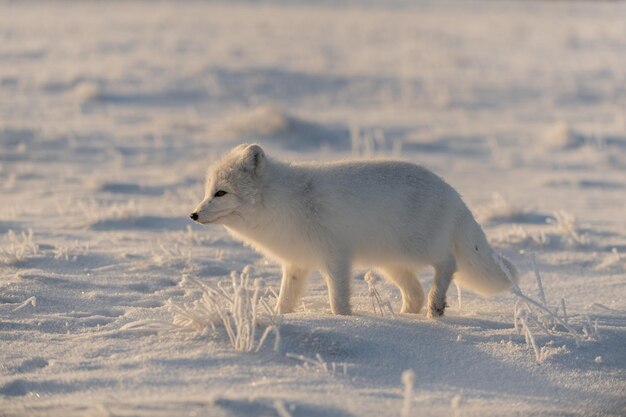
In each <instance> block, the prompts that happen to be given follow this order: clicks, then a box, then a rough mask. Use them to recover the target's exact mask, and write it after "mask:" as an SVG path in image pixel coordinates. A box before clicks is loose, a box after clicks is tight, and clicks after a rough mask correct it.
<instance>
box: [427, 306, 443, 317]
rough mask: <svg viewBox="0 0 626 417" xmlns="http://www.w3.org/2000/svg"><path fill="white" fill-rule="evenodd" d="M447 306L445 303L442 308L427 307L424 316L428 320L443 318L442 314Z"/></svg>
mask: <svg viewBox="0 0 626 417" xmlns="http://www.w3.org/2000/svg"><path fill="white" fill-rule="evenodd" d="M447 306H448V305H447V304H445V303H444V304H443V305H442V306H436V305H432V306H428V313H427V314H426V316H427V317H428V318H429V319H434V318H437V317H441V316H443V313H444V311H445V309H446V307H447Z"/></svg>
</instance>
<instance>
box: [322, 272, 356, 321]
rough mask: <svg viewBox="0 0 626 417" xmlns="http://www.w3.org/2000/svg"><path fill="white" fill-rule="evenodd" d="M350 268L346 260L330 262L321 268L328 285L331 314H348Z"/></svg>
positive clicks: (350, 309)
mask: <svg viewBox="0 0 626 417" xmlns="http://www.w3.org/2000/svg"><path fill="white" fill-rule="evenodd" d="M351 273H352V268H351V265H350V264H349V263H348V262H346V261H335V262H331V263H329V264H328V265H326V267H325V268H324V269H323V270H322V275H324V278H325V280H326V285H327V286H328V298H329V299H330V309H331V311H332V313H333V314H341V315H350V314H352V307H350V279H351Z"/></svg>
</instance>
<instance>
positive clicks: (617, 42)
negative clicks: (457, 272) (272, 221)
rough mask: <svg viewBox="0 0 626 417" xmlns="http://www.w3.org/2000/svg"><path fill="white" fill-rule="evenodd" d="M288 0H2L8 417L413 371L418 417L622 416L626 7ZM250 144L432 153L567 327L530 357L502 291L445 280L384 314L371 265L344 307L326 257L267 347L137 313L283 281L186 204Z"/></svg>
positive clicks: (0, 240)
mask: <svg viewBox="0 0 626 417" xmlns="http://www.w3.org/2000/svg"><path fill="white" fill-rule="evenodd" d="M281 3H283V2H281ZM284 3H285V4H269V5H259V4H256V2H255V4H246V3H241V4H237V5H225V4H203V3H200V2H192V1H189V2H145V3H134V2H133V3H131V2H123V3H109V2H93V3H91V2H89V3H86V2H67V3H64V2H49V3H42V4H39V3H34V2H8V3H0V196H1V201H2V204H0V415H2V416H27V415H28V416H43V415H51V416H183V415H190V416H192V415H198V416H222V415H228V416H281V417H285V416H287V415H291V416H293V417H296V416H400V415H401V412H402V408H403V401H404V388H403V384H402V380H401V375H402V373H403V371H405V370H407V369H412V370H413V371H414V372H415V375H416V377H415V382H414V387H413V391H412V393H410V395H409V399H410V400H411V401H412V405H411V410H410V412H409V413H408V414H406V415H425V416H521V415H523V416H529V415H549V416H571V415H588V416H591V415H603V416H608V415H614V416H620V415H625V414H626V410H625V408H624V407H625V404H626V403H625V400H624V397H625V394H624V393H625V392H626V215H624V213H625V212H624V206H625V205H626V4H625V3H613V2H610V3H596V2H590V3H585V2H575V3H567V2H554V3H553V2H547V3H541V2H531V3H527V2H519V3H516V2H500V1H498V2H495V1H494V2H484V3H474V2H471V3H470V2H458V3H456V2H439V1H436V2H435V1H433V2H420V3H418V4H414V3H412V2H389V3H384V5H379V4H378V2H367V3H363V4H361V3H359V2H357V1H351V2H349V3H347V5H343V6H337V5H335V4H334V2H323V3H321V4H319V5H315V6H314V5H312V4H308V3H305V2H302V3H295V4H294V3H290V2H284ZM311 3H313V2H311ZM243 141H259V142H261V143H263V144H264V145H265V146H266V150H267V152H268V153H269V154H270V155H274V156H277V157H281V158H292V159H301V160H305V159H306V160H313V159H317V160H331V159H337V158H345V157H396V158H403V159H406V160H410V161H415V162H419V163H421V164H423V165H425V166H427V167H429V168H431V169H433V170H434V171H436V172H437V173H439V174H440V175H442V176H443V177H445V178H446V179H447V180H448V181H449V182H450V183H451V184H453V185H454V186H455V187H456V188H457V189H458V190H459V191H460V192H461V193H462V194H463V196H464V198H465V199H466V201H467V203H468V204H469V206H470V207H471V208H472V209H473V210H474V212H475V213H476V215H477V217H478V218H479V219H480V220H481V222H482V224H483V225H484V227H485V231H486V233H487V235H488V236H489V238H490V240H491V242H492V244H493V245H494V247H495V248H497V250H499V251H500V252H503V253H504V254H506V255H507V256H509V257H510V258H511V259H512V260H513V261H514V262H515V263H516V264H517V265H518V267H519V269H520V271H521V288H522V290H523V291H524V292H525V293H526V294H528V295H530V296H531V297H533V298H534V299H537V300H539V299H540V296H539V292H538V289H537V281H536V279H535V275H534V272H533V263H532V259H533V256H535V257H536V259H537V265H538V267H539V270H540V272H541V274H542V276H543V287H544V290H545V295H546V297H547V300H548V306H549V307H550V308H551V309H552V310H554V309H556V308H557V307H559V309H560V305H561V304H560V303H561V299H564V300H565V302H566V305H567V310H568V317H569V319H568V320H569V323H570V324H571V325H572V326H573V327H574V328H575V330H576V331H577V332H580V333H579V336H578V337H579V338H580V339H581V340H580V341H579V342H578V343H576V342H575V340H574V339H573V338H572V337H570V336H568V335H567V333H566V332H564V328H563V327H562V326H560V327H559V326H556V327H555V330H554V331H552V330H551V331H552V333H553V334H546V333H545V332H544V331H542V330H541V329H540V328H539V327H537V326H536V325H535V324H532V323H531V324H530V328H531V331H532V334H533V335H534V337H535V339H536V340H535V342H536V344H537V345H538V349H540V353H541V355H542V356H541V361H542V363H541V364H538V363H537V358H536V355H535V353H534V351H533V349H532V347H531V346H530V345H528V344H527V343H526V341H525V337H524V335H523V334H518V333H517V331H516V330H515V329H514V328H513V314H514V307H515V304H516V298H515V296H514V295H512V294H504V295H501V296H498V297H495V298H491V299H486V298H482V297H479V296H475V295H472V294H470V293H469V292H463V294H462V295H463V297H462V303H461V306H459V305H458V303H457V299H456V290H455V289H454V287H453V288H451V289H450V292H449V303H450V308H449V310H448V312H447V316H446V317H444V318H442V319H441V320H428V319H426V318H425V317H424V315H419V316H417V317H412V316H400V315H396V316H395V317H391V316H390V315H386V316H384V317H381V316H378V315H376V314H374V312H373V310H372V304H371V301H370V298H369V296H368V292H367V285H366V283H365V282H364V280H363V273H364V272H365V271H356V272H357V274H356V275H355V279H354V296H355V298H354V305H355V312H356V313H355V315H354V316H352V317H334V316H331V315H330V314H329V307H328V303H327V301H326V290H325V286H324V285H323V283H322V280H321V278H320V277H319V276H314V277H313V279H312V283H311V288H310V290H309V292H308V293H307V295H306V297H305V298H304V302H303V306H302V308H301V310H300V311H299V312H297V313H295V314H292V315H288V316H286V317H284V319H283V323H282V326H281V329H280V333H281V343H280V349H279V352H274V351H273V350H272V346H271V345H272V344H273V339H272V336H270V337H269V339H270V343H267V344H266V345H265V346H264V347H263V348H262V349H261V351H260V352H258V353H238V352H235V351H234V350H233V349H232V348H231V347H230V345H229V343H228V338H227V337H226V335H225V333H224V331H223V329H218V330H217V332H216V333H212V332H206V333H205V334H200V335H193V334H188V333H185V332H183V331H176V330H175V329H174V330H168V331H167V332H160V333H158V334H157V333H155V332H152V331H145V329H143V330H142V329H137V328H136V327H133V326H135V325H136V323H138V322H139V323H146V320H148V321H150V320H151V321H161V322H165V323H172V322H173V315H172V312H171V311H170V308H169V307H168V305H169V304H168V300H171V303H173V304H175V305H184V304H188V303H191V302H192V301H194V300H197V299H198V297H199V296H200V291H199V290H198V289H197V288H196V287H194V286H193V285H191V284H190V281H189V280H188V279H183V276H187V277H190V278H194V277H196V278H198V279H200V280H201V281H202V282H205V283H207V284H211V285H215V284H216V283H217V282H218V281H220V280H225V279H228V276H229V274H230V271H241V270H242V269H243V268H244V267H245V266H246V265H252V267H253V276H254V277H261V278H263V279H264V282H265V284H266V285H268V286H271V287H274V288H278V283H279V281H278V278H279V273H280V271H279V267H278V266H277V265H276V264H274V263H273V262H271V261H269V260H266V259H263V258H262V257H260V256H259V255H257V254H255V253H254V252H253V251H252V250H250V249H248V248H246V247H243V246H242V245H240V244H239V243H237V242H235V241H234V240H233V239H232V238H230V237H229V236H228V235H227V234H226V233H225V231H224V230H222V229H221V228H218V227H204V228H203V227H199V226H197V225H194V224H191V222H190V221H189V220H188V218H187V216H188V213H189V212H190V209H191V208H192V207H193V205H194V204H195V203H197V202H198V201H199V199H200V198H201V196H202V189H203V185H202V180H203V178H202V177H203V175H204V171H205V169H206V167H207V165H208V163H209V162H210V161H212V160H215V158H216V157H217V156H218V155H219V154H220V153H221V152H222V151H223V150H224V149H227V148H229V147H230V146H232V145H233V144H235V143H240V142H243ZM575 219H577V220H575ZM373 238H375V237H373ZM431 277H432V274H431V273H429V272H425V273H424V274H423V276H422V280H423V282H424V283H425V284H426V285H429V283H430V280H431ZM378 290H379V291H380V293H381V296H382V297H383V298H384V299H387V300H390V301H391V303H392V305H393V307H394V309H395V310H396V311H398V310H399V304H400V300H399V294H398V293H397V291H396V289H395V288H394V287H393V286H391V285H389V284H385V283H382V282H381V283H379V284H378ZM559 311H562V310H559ZM587 316H588V317H589V321H587ZM589 323H591V325H590V324H589ZM596 323H597V334H596V332H595V330H594V327H595V326H596ZM548 330H550V329H548ZM293 355H302V357H306V358H311V359H313V360H317V359H316V355H320V357H321V358H322V359H321V360H322V361H323V362H324V364H321V363H318V364H316V365H310V366H304V362H303V360H301V359H297V358H294V357H293ZM333 363H334V364H335V365H334V366H335V370H334V371H333ZM344 364H345V368H346V372H345V374H344V371H343V369H344Z"/></svg>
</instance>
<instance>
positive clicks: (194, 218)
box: [189, 213, 198, 220]
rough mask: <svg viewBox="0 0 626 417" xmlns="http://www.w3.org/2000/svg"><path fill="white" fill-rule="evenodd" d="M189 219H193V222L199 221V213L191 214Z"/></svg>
mask: <svg viewBox="0 0 626 417" xmlns="http://www.w3.org/2000/svg"><path fill="white" fill-rule="evenodd" d="M189 217H191V220H198V213H191V214H190V215H189Z"/></svg>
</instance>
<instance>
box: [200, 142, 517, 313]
mask: <svg viewBox="0 0 626 417" xmlns="http://www.w3.org/2000/svg"><path fill="white" fill-rule="evenodd" d="M190 217H191V218H192V219H193V220H195V221H197V222H199V223H202V224H221V225H224V226H225V227H226V229H227V230H228V231H229V232H230V233H231V234H232V235H234V236H235V237H237V238H239V239H241V240H243V241H244V242H247V243H249V244H251V245H252V246H253V247H254V248H255V249H257V250H258V251H260V252H262V253H263V254H265V255H266V256H269V257H271V258H274V259H278V260H279V261H280V262H281V263H282V267H283V268H282V269H283V273H282V281H281V285H280V294H279V297H278V302H277V306H276V308H277V311H278V312H280V313H289V312H292V311H293V310H294V309H295V307H296V305H297V303H298V300H299V298H300V297H301V296H302V293H303V292H304V288H305V286H306V282H307V278H308V275H309V273H310V272H311V271H312V270H316V269H317V270H320V271H321V272H322V275H323V276H324V278H325V280H326V284H327V286H328V295H329V298H330V307H331V310H332V312H333V314H351V307H350V281H351V272H352V267H353V266H354V265H361V266H370V267H375V268H377V269H380V270H381V271H382V272H383V273H384V274H385V275H386V276H387V277H388V278H389V279H390V280H391V281H392V282H394V283H395V284H396V285H397V286H398V288H399V289H400V292H401V294H402V310H401V312H403V313H419V312H420V310H421V308H422V305H423V304H424V301H425V296H424V291H423V289H422V286H421V285H420V283H419V281H418V280H417V277H416V273H417V272H418V271H419V270H420V269H421V268H423V267H425V266H429V265H430V266H432V267H433V268H434V269H435V278H434V282H433V285H432V288H431V290H430V293H429V294H428V310H427V315H428V317H436V316H441V315H443V313H444V309H445V307H446V291H447V289H448V286H449V285H450V282H451V280H452V278H453V277H454V278H456V279H457V280H458V282H459V283H460V284H461V285H463V286H465V287H467V288H469V289H471V290H474V291H476V292H478V293H480V294H484V295H489V294H493V293H495V292H498V291H502V290H505V289H507V288H509V286H510V285H511V282H510V280H509V278H508V277H507V275H508V276H510V277H511V278H513V279H514V280H515V279H516V277H517V271H516V269H515V267H514V266H513V264H511V262H509V261H508V260H507V259H505V258H503V257H501V256H500V255H497V254H495V253H494V252H493V250H492V248H491V247H490V246H489V243H487V239H486V238H485V234H484V233H483V231H482V229H481V228H480V226H479V225H478V223H477V222H476V220H474V217H473V216H472V213H471V212H470V211H469V209H468V208H467V206H466V205H465V203H464V202H463V200H462V199H461V197H460V196H459V194H458V193H457V192H456V191H455V190H454V189H453V188H452V187H451V186H450V185H448V184H447V183H446V182H445V181H443V180H442V179H441V178H439V177H438V176H437V175H435V174H433V173H432V172H430V171H429V170H427V169H425V168H423V167H421V166H419V165H415V164H411V163H407V162H399V161H343V162H334V163H327V164H313V163H288V162H281V161H277V160H274V159H272V158H268V157H267V156H266V155H265V153H264V152H263V150H262V149H261V147H260V146H258V145H240V146H237V147H236V148H234V149H232V150H231V151H230V152H228V153H227V154H226V155H224V156H223V157H222V159H221V160H220V161H219V162H217V163H216V164H215V165H214V166H212V167H211V168H210V170H209V173H208V176H207V181H206V189H205V197H204V199H203V200H202V202H200V204H198V206H197V207H196V208H195V209H194V211H193V213H192V214H191V216H190ZM503 268H506V269H507V270H508V271H506V272H505V271H503Z"/></svg>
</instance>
